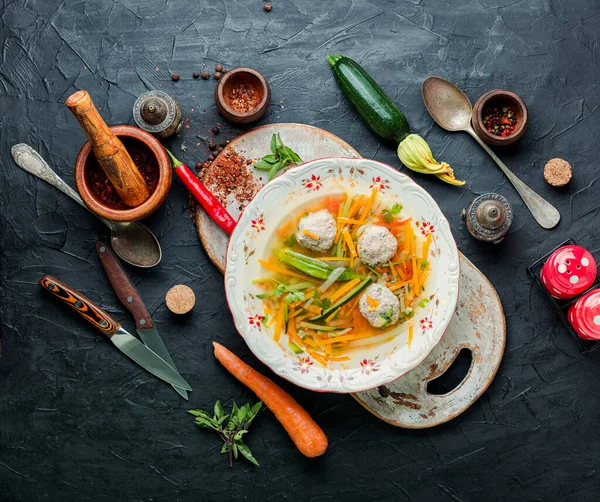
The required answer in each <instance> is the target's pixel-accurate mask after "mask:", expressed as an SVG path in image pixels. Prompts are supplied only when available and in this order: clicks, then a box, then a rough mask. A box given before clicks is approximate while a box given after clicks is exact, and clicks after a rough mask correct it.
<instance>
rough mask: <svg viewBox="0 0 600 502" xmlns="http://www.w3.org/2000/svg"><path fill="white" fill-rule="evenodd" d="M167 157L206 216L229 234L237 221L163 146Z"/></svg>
mask: <svg viewBox="0 0 600 502" xmlns="http://www.w3.org/2000/svg"><path fill="white" fill-rule="evenodd" d="M165 150H166V152H167V154H168V155H169V158H170V159H171V165H172V166H173V170H174V171H175V174H177V176H178V177H179V179H180V180H181V181H183V183H184V185H185V186H186V187H187V188H188V190H189V191H190V192H192V195H193V196H194V197H195V198H196V200H197V201H198V202H199V203H200V205H201V206H202V209H204V210H205V211H206V212H207V214H208V216H210V217H211V218H212V219H213V221H214V222H215V223H216V224H217V225H219V226H220V227H221V228H222V229H223V230H225V232H227V233H228V234H229V235H231V232H233V229H234V228H235V226H236V225H237V222H236V221H235V220H234V219H233V218H232V217H231V215H230V214H229V213H228V212H227V209H225V208H224V207H223V204H221V203H220V202H219V201H218V200H217V198H216V197H215V196H214V195H213V194H212V193H211V192H210V191H209V190H208V188H206V187H205V186H204V185H203V184H202V182H201V181H200V180H199V179H198V176H196V175H195V174H194V173H193V172H192V170H191V169H190V168H189V167H188V166H186V165H185V164H184V163H183V162H181V161H180V160H177V159H176V158H175V156H174V155H173V154H172V153H171V152H170V151H169V150H167V149H166V148H165Z"/></svg>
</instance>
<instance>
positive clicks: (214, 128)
mask: <svg viewBox="0 0 600 502" xmlns="http://www.w3.org/2000/svg"><path fill="white" fill-rule="evenodd" d="M220 131H221V130H220V129H219V128H218V127H213V128H212V133H213V134H219V132H220Z"/></svg>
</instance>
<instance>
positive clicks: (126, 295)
mask: <svg viewBox="0 0 600 502" xmlns="http://www.w3.org/2000/svg"><path fill="white" fill-rule="evenodd" d="M96 251H97V252H98V256H99V257H100V262H101V263H102V266H103V267H104V271H105V272H106V275H107V276H108V280H109V281H110V283H111V285H112V287H113V289H114V291H115V294H116V295H117V298H119V300H120V301H121V303H122V304H123V306H124V307H125V308H126V309H127V310H128V311H129V312H130V313H131V315H132V316H133V317H134V319H135V327H136V331H137V333H138V335H140V338H141V339H142V341H143V342H144V344H145V345H146V347H148V348H149V349H150V350H151V351H152V352H154V353H155V354H156V355H158V356H160V357H161V358H162V359H164V360H165V361H166V362H167V363H169V365H170V366H171V367H172V368H173V369H174V370H175V371H177V368H176V366H175V363H173V359H171V355H170V354H169V351H168V350H167V348H166V347H165V344H164V343H163V341H162V339H161V338H160V335H159V334H158V331H157V330H156V328H155V327H154V323H153V322H152V318H151V317H150V313H149V312H148V309H147V308H146V305H144V301H143V300H142V297H141V296H140V292H139V291H138V290H137V288H136V287H135V285H134V284H133V282H131V279H130V278H129V276H128V275H127V272H125V269H124V268H123V267H122V265H121V263H120V262H119V259H118V258H117V256H116V255H115V254H114V253H113V251H112V250H111V249H110V248H109V247H108V245H107V244H105V243H104V242H101V241H96ZM173 387H174V389H175V390H176V391H177V392H178V393H179V395H180V396H181V397H183V398H185V399H187V398H188V395H187V392H186V391H185V390H184V389H182V388H180V387H177V386H176V385H174V386H173Z"/></svg>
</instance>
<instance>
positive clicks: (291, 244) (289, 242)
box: [283, 234, 298, 248]
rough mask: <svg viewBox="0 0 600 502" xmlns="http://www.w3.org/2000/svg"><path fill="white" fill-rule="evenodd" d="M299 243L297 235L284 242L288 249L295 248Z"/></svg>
mask: <svg viewBox="0 0 600 502" xmlns="http://www.w3.org/2000/svg"><path fill="white" fill-rule="evenodd" d="M296 244H298V241H297V240H296V234H292V235H290V236H289V237H288V238H287V239H286V240H284V241H283V245H284V246H285V247H288V248H293V247H294V246H295V245H296Z"/></svg>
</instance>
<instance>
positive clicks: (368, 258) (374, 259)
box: [357, 224, 398, 267]
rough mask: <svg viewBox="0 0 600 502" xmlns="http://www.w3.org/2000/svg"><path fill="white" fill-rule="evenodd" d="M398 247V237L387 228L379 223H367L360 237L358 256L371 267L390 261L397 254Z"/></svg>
mask: <svg viewBox="0 0 600 502" xmlns="http://www.w3.org/2000/svg"><path fill="white" fill-rule="evenodd" d="M396 249H398V240H397V239H396V237H394V235H393V234H392V232H390V231H389V230H388V229H387V228H385V227H382V226H379V225H371V224H370V225H367V226H366V227H365V229H364V231H363V233H362V234H361V235H360V237H359V238H358V246H357V251H358V256H360V259H361V260H362V261H363V262H364V263H366V264H367V265H369V266H370V267H375V266H376V265H379V264H381V263H386V262H388V261H390V259H391V258H392V256H394V255H395V254H396Z"/></svg>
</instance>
